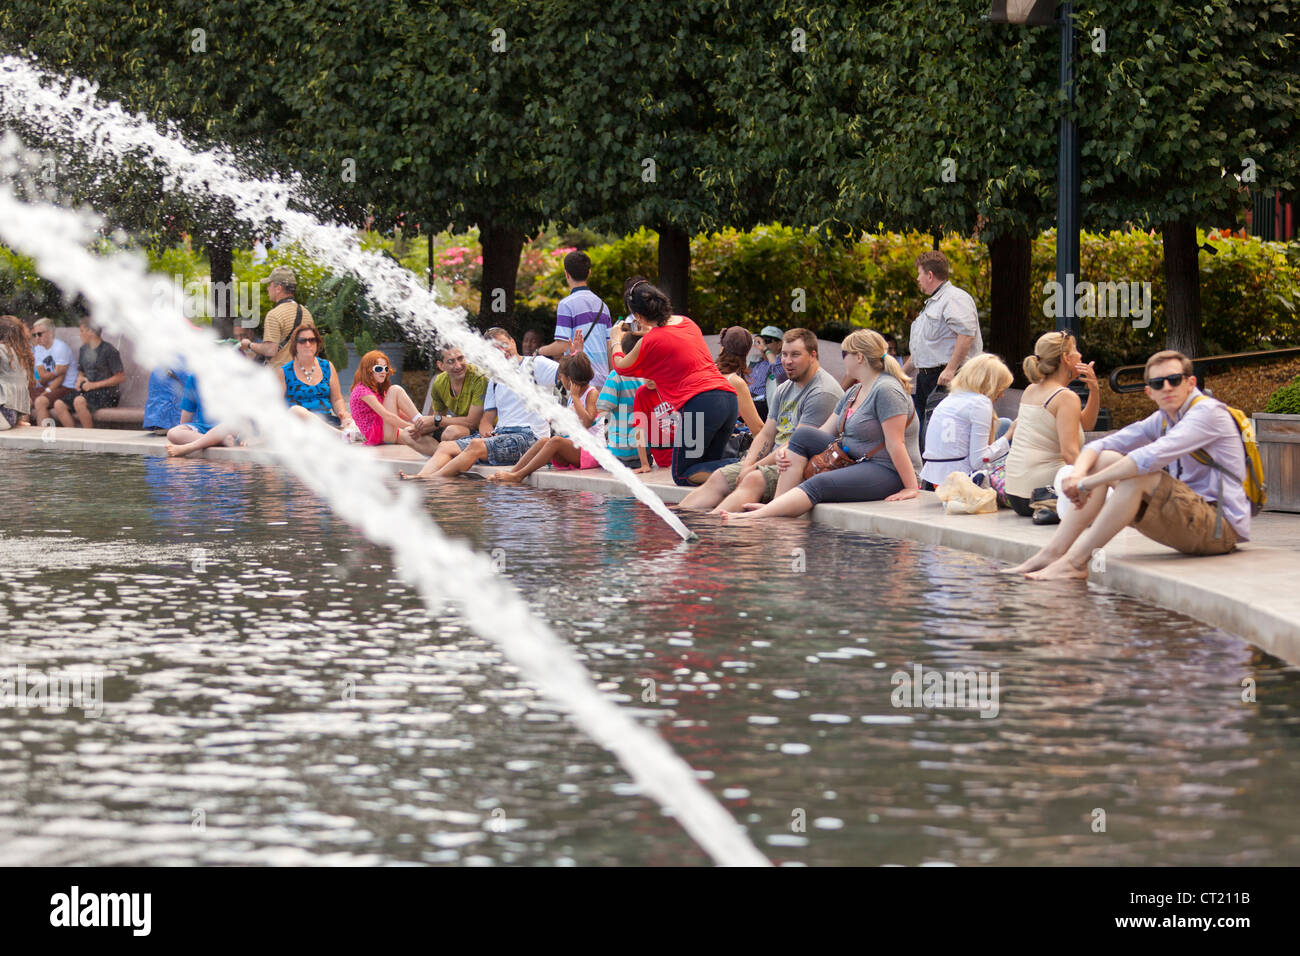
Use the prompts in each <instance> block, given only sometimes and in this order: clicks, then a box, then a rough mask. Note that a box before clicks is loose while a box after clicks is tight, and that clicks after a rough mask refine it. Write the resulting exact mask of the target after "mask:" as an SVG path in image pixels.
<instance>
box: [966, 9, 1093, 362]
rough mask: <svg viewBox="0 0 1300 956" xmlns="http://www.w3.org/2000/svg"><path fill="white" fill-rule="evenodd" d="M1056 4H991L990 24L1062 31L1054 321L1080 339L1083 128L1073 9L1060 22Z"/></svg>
mask: <svg viewBox="0 0 1300 956" xmlns="http://www.w3.org/2000/svg"><path fill="white" fill-rule="evenodd" d="M1055 6H1056V3H1055V0H993V5H992V7H991V8H990V9H989V15H988V20H989V22H990V23H1019V24H1024V25H1026V26H1049V25H1051V24H1059V25H1060V28H1061V81H1060V89H1061V92H1062V94H1063V96H1064V98H1065V100H1066V103H1067V107H1066V111H1065V113H1064V114H1063V115H1062V116H1061V123H1060V127H1059V134H1058V136H1059V150H1058V153H1057V161H1056V185H1057V193H1056V283H1057V287H1058V288H1059V289H1060V290H1061V300H1062V305H1063V306H1064V308H1063V309H1062V310H1061V313H1060V314H1059V315H1057V317H1056V328H1057V330H1058V331H1062V332H1069V333H1070V334H1071V335H1073V336H1074V338H1075V341H1078V339H1079V318H1078V316H1077V315H1075V312H1074V309H1075V296H1074V290H1075V287H1076V286H1077V284H1078V280H1079V228H1080V222H1079V124H1078V123H1076V122H1075V121H1074V49H1075V36H1074V3H1073V0H1064V2H1063V3H1061V4H1060V11H1059V16H1056V15H1053V7H1055Z"/></svg>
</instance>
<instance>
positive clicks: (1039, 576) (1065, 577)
mask: <svg viewBox="0 0 1300 956" xmlns="http://www.w3.org/2000/svg"><path fill="white" fill-rule="evenodd" d="M1025 577H1027V578H1029V579H1030V580H1031V581H1086V580H1088V566H1087V565H1086V564H1085V565H1084V566H1083V567H1082V568H1076V567H1075V566H1074V565H1073V564H1071V563H1070V558H1069V556H1068V555H1067V556H1066V557H1062V558H1057V559H1056V560H1055V561H1053V562H1052V563H1051V564H1049V565H1047V567H1045V568H1042V569H1041V570H1038V571H1031V572H1030V573H1028V574H1026V575H1025Z"/></svg>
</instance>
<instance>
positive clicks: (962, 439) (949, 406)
mask: <svg viewBox="0 0 1300 956" xmlns="http://www.w3.org/2000/svg"><path fill="white" fill-rule="evenodd" d="M1014 378H1015V376H1013V375H1012V374H1011V369H1009V368H1007V366H1006V364H1005V363H1004V362H1003V361H1002V359H1000V358H998V357H997V356H996V355H990V354H988V353H987V352H986V353H984V354H982V355H977V356H975V358H973V359H971V360H970V361H969V362H967V363H966V364H965V365H963V366H962V367H961V371H959V372H958V373H957V377H956V378H954V379H953V380H952V389H951V391H950V392H949V393H948V397H947V398H945V399H944V400H943V401H942V402H940V403H939V404H938V405H937V406H935V409H934V411H933V412H931V413H930V422H929V424H928V425H926V429H925V454H924V455H922V459H923V460H924V464H923V465H922V466H921V481H922V482H923V484H922V487H923V488H924V487H926V485H925V484H924V483H928V484H929V486H930V487H931V488H935V487H938V486H939V485H940V484H942V483H943V480H944V479H945V478H947V477H948V476H949V475H950V474H952V473H953V472H954V471H962V472H965V473H966V474H970V473H971V472H974V471H978V470H979V469H981V468H983V467H984V459H985V458H988V459H989V460H993V459H994V458H1000V457H1002V455H1004V454H1006V451H1005V448H995V447H994V442H995V441H996V440H997V438H998V414H997V412H996V411H995V410H994V408H993V403H994V402H996V401H997V400H998V399H999V398H1001V397H1002V393H1003V392H1005V391H1006V390H1007V389H1008V388H1009V387H1010V385H1011V382H1012V380H1013V379H1014ZM1007 424H1008V425H1009V424H1010V422H1007Z"/></svg>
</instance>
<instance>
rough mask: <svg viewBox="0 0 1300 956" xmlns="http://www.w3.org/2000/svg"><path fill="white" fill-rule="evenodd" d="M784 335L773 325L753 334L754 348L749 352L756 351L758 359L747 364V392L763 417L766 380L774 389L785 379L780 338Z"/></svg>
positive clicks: (766, 393)
mask: <svg viewBox="0 0 1300 956" xmlns="http://www.w3.org/2000/svg"><path fill="white" fill-rule="evenodd" d="M784 337H785V333H784V332H782V331H781V330H780V329H778V328H777V327H776V326H775V325H765V326H763V331H761V332H759V333H758V335H756V336H754V348H753V350H752V351H751V352H750V354H751V355H753V354H754V353H755V352H757V353H758V360H757V361H755V362H754V363H753V364H752V365H750V366H749V394H750V395H752V396H753V398H754V405H755V407H757V408H758V414H759V415H760V416H762V417H763V418H767V396H768V387H769V386H768V382H769V381H770V382H771V388H772V390H773V391H775V389H776V387H777V386H778V385H780V384H781V383H782V382H784V381H785V366H784V365H782V364H781V340H782V339H783V338H784Z"/></svg>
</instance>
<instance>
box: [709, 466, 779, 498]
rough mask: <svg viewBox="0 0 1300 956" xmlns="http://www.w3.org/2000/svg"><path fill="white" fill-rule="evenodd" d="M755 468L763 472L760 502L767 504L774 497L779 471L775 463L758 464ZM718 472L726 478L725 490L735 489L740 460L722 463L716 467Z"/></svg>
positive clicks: (737, 481) (738, 479) (738, 481)
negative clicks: (719, 466)
mask: <svg viewBox="0 0 1300 956" xmlns="http://www.w3.org/2000/svg"><path fill="white" fill-rule="evenodd" d="M757 470H758V471H761V472H762V473H763V481H765V482H766V484H765V485H764V486H763V498H762V503H763V504H767V503H768V502H769V501H771V500H772V499H773V498H775V497H776V480H777V478H778V477H779V476H780V474H781V472H780V469H778V468H777V467H776V465H759V466H758V468H757ZM718 472H719V473H720V474H721V475H722V477H723V478H725V479H726V480H727V491H729V492H730V491H735V490H736V485H737V484H739V483H740V462H735V463H734V464H730V465H724V466H723V467H721V468H719V469H718Z"/></svg>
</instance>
